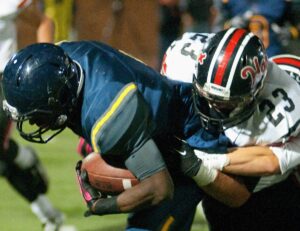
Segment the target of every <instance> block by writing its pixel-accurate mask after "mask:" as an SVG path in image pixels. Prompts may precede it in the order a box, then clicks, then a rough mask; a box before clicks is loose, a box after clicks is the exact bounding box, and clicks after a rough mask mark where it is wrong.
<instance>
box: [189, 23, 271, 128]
mask: <svg viewBox="0 0 300 231" xmlns="http://www.w3.org/2000/svg"><path fill="white" fill-rule="evenodd" d="M267 64H268V60H267V55H266V51H265V48H264V46H263V44H262V42H261V41H260V40H259V38H258V37H257V36H255V35H254V34H252V33H249V32H247V31H246V30H244V29H237V28H230V29H228V30H224V31H220V32H218V33H216V34H215V36H214V37H212V38H211V39H210V40H208V41H207V44H205V46H204V48H203V50H202V51H201V53H200V54H199V58H198V63H197V67H196V72H195V75H194V78H193V86H194V95H193V98H194V105H195V110H196V112H197V113H198V114H199V116H200V119H201V122H202V125H203V126H204V127H205V128H207V129H209V128H217V129H218V130H219V131H223V130H224V129H226V128H228V127H232V126H235V125H237V124H238V123H240V122H242V121H244V120H245V119H247V118H248V117H249V116H251V114H252V113H253V111H254V109H255V107H256V98H257V96H258V95H259V92H260V90H261V89H262V87H263V82H264V79H265V77H266V75H267ZM205 105H206V106H205Z"/></svg>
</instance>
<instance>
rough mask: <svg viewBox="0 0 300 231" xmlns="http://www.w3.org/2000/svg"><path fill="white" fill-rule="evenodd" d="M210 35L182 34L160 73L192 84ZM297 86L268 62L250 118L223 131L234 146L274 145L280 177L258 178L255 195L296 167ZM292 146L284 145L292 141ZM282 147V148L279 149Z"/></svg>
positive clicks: (299, 89)
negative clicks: (261, 88)
mask: <svg viewBox="0 0 300 231" xmlns="http://www.w3.org/2000/svg"><path fill="white" fill-rule="evenodd" d="M213 36H214V34H199V33H185V34H184V35H183V37H182V38H181V39H180V40H177V41H174V42H173V43H172V45H171V46H170V47H169V49H168V50H167V52H166V55H165V58H164V61H163V64H162V70H161V73H162V74H164V75H166V76H167V77H168V78H170V79H175V80H181V81H184V82H192V80H193V75H194V73H195V71H196V63H197V62H198V59H199V58H200V57H199V54H201V51H202V49H203V47H204V44H203V42H202V41H205V40H206V39H208V38H210V37H213ZM299 95H300V85H299V84H298V83H297V82H296V81H295V79H293V78H291V77H290V76H289V75H288V74H287V73H286V72H285V71H284V70H281V69H280V68H279V67H278V65H276V64H275V63H273V62H272V61H269V62H268V72H267V77H266V80H265V83H264V87H263V90H262V92H261V94H260V96H259V100H258V104H257V107H256V110H255V112H254V113H253V115H252V116H251V117H250V118H249V119H248V120H247V121H244V122H242V123H240V124H238V125H237V126H235V127H231V128H228V129H226V130H225V135H226V136H227V137H228V138H229V139H230V140H231V142H232V143H233V144H235V145H237V146H249V145H275V144H276V146H278V145H279V146H281V148H280V147H274V148H273V149H272V150H273V152H274V153H275V155H276V156H277V157H278V159H279V163H280V168H281V172H282V174H281V175H273V176H268V177H261V180H260V182H259V183H258V185H257V188H256V189H255V191H258V190H261V189H262V188H265V187H267V186H269V185H271V184H274V183H276V182H279V181H282V180H283V179H285V178H286V177H287V176H288V175H289V174H290V172H291V171H292V170H293V168H294V167H295V166H296V165H298V164H300V152H299V153H298V152H297V151H299V150H300V136H299V138H298V137H297V135H298V134H299V131H300V116H299V115H300V104H299V103H297V102H296V100H297V99H298V97H299ZM292 137H297V138H295V139H293V142H288V143H287V141H288V140H289V139H290V138H292ZM283 146H284V147H283Z"/></svg>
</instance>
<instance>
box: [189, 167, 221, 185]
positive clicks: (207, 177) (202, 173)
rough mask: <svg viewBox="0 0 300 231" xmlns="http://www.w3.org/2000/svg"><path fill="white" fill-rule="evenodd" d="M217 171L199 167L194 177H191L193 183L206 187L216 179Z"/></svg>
mask: <svg viewBox="0 0 300 231" xmlns="http://www.w3.org/2000/svg"><path fill="white" fill-rule="evenodd" d="M217 175H218V170H216V169H214V168H208V167H206V166H205V165H201V166H200V169H199V171H198V173H197V175H196V176H194V177H193V179H194V181H195V182H196V183H197V185H199V186H205V185H208V184H210V183H212V182H214V180H215V179H216V177H217Z"/></svg>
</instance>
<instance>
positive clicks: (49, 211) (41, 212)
mask: <svg viewBox="0 0 300 231" xmlns="http://www.w3.org/2000/svg"><path fill="white" fill-rule="evenodd" d="M30 206H31V210H32V212H33V213H34V214H35V215H36V216H37V217H38V218H39V220H40V221H41V223H43V224H45V223H46V222H47V221H49V220H53V219H54V218H55V216H57V215H58V211H57V210H56V209H55V208H54V207H53V206H52V204H51V202H50V201H49V199H48V198H47V197H46V195H39V196H38V198H37V199H36V200H35V201H33V202H32V203H31V205H30ZM61 216H62V215H61Z"/></svg>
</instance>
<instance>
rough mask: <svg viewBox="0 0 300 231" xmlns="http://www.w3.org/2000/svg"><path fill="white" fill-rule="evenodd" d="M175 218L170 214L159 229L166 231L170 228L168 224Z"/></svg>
mask: <svg viewBox="0 0 300 231" xmlns="http://www.w3.org/2000/svg"><path fill="white" fill-rule="evenodd" d="M174 221H175V219H174V217H172V216H169V218H168V219H167V221H166V222H165V224H164V225H163V227H162V229H161V231H168V230H169V229H170V226H171V225H172V224H173V223H174Z"/></svg>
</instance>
